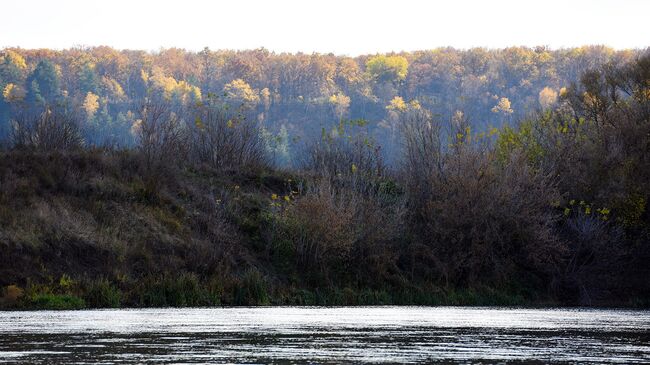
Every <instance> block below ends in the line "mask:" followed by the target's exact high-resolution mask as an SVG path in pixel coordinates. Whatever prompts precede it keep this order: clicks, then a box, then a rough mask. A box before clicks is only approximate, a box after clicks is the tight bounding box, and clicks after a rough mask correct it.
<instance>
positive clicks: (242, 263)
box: [0, 150, 648, 309]
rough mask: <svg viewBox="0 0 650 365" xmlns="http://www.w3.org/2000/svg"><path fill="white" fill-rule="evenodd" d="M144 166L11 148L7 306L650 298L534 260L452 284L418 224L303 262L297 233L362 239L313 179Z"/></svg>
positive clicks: (339, 240)
mask: <svg viewBox="0 0 650 365" xmlns="http://www.w3.org/2000/svg"><path fill="white" fill-rule="evenodd" d="M142 168H143V167H142V165H141V162H140V160H139V159H138V155H137V154H136V153H134V152H131V151H121V152H120V151H100V150H85V151H80V152H76V153H45V154H43V153H32V152H19V151H14V152H4V153H3V154H2V157H1V158H0V176H2V182H3V184H2V193H1V194H0V223H1V224H2V225H1V226H2V229H1V230H0V235H1V238H2V239H1V240H0V245H1V246H2V247H1V250H2V253H3V254H2V255H1V256H0V286H1V287H2V288H3V289H2V293H1V294H0V308H2V309H80V308H104V307H113V308H117V307H167V306H171V307H193V306H194V307H195V306H216V305H227V306H230V305H323V306H332V305H333V306H338V305H392V304H395V305H500V306H503V305H508V306H511V305H518V306H519V305H527V306H545V305H546V306H556V305H590V306H599V305H600V306H628V307H643V306H648V300H647V298H646V299H643V297H639V296H638V295H636V292H635V291H634V288H633V287H632V288H630V287H621V288H619V289H620V290H619V291H618V292H614V291H607V292H603V291H595V290H594V291H593V293H596V294H597V295H594V296H591V297H590V296H587V297H585V292H584V291H583V289H581V288H575V289H572V287H571V286H566V285H564V286H563V284H562V283H561V282H557V280H556V279H554V280H556V281H555V283H553V284H552V285H551V283H550V282H548V281H547V280H552V278H550V277H548V276H545V274H543V273H539V272H538V273H534V272H530V271H526V270H523V268H522V269H515V270H514V271H513V273H516V275H514V274H509V275H508V276H506V277H503V278H501V279H500V280H501V281H500V284H498V285H495V282H494V281H492V285H487V284H481V283H480V282H476V283H474V284H472V283H465V284H463V283H462V282H461V283H445V281H444V277H439V278H437V279H436V278H434V277H429V276H427V275H428V273H430V272H431V271H429V270H426V271H423V270H422V268H421V266H419V265H422V264H425V263H426V262H427V261H426V260H428V256H427V251H420V255H422V257H418V256H413V254H414V253H416V252H418V251H417V250H418V248H417V246H416V245H415V242H413V238H412V237H410V236H409V235H408V234H405V233H400V235H398V236H394V237H393V238H391V240H395V241H394V243H393V244H391V245H388V243H387V242H386V240H385V238H386V237H385V236H384V237H380V238H379V239H377V241H376V242H378V243H377V245H376V246H374V247H373V246H364V245H361V246H354V245H357V244H359V243H354V242H352V243H350V244H351V245H353V246H352V248H349V247H348V248H347V249H349V250H350V251H348V254H347V256H345V257H338V256H335V251H331V253H328V254H326V255H325V256H319V257H322V259H323V260H326V261H324V262H320V261H311V260H307V261H303V260H304V259H302V260H301V257H300V256H299V252H298V251H297V248H296V246H295V245H296V242H295V241H291V239H296V238H297V237H299V236H296V235H295V232H302V233H301V234H306V235H312V236H314V237H312V238H315V239H318V240H320V239H323V240H324V243H326V244H328V245H330V247H329V248H328V247H325V248H326V249H334V248H336V247H340V246H337V245H341V244H347V243H346V242H348V241H347V240H348V238H347V237H346V236H345V234H354V232H353V231H349V232H347V231H340V229H341V228H340V226H337V224H338V223H337V222H336V221H335V217H337V215H336V214H334V212H331V211H328V210H327V209H328V207H327V206H325V207H323V206H320V205H316V206H310V205H299V204H303V203H302V202H304V201H308V200H309V195H308V193H306V190H307V189H308V186H309V185H313V184H315V182H314V181H315V180H314V179H313V178H312V177H311V176H310V175H308V174H297V173H288V172H285V171H274V170H269V169H257V170H246V171H236V172H223V171H216V170H213V169H210V168H207V167H201V168H184V169H180V170H174V171H169V172H168V173H166V174H165V175H160V176H159V178H158V180H156V181H153V182H152V181H150V180H147V177H146V175H145V174H143V173H142ZM383 184H384V186H387V187H390V189H391V190H389V191H390V192H391V193H390V194H394V195H393V198H396V197H399V196H400V194H402V193H400V192H399V191H400V189H401V188H400V187H399V186H398V185H397V184H396V182H395V181H391V180H388V179H385V180H384V183H383ZM393 198H391V199H393ZM310 204H312V203H310ZM296 206H300V207H301V210H294V209H295V207H296ZM297 213H300V214H308V215H306V216H296V215H295V214H297ZM330 213H332V215H327V214H330ZM341 214H347V212H345V211H344V212H341ZM323 215H325V218H326V219H325V220H323V221H320V222H319V221H318V220H319V219H322V217H323ZM296 219H298V220H297V221H296ZM305 219H309V220H311V221H308V220H305ZM366 219H368V218H366ZM314 222H316V223H317V224H319V225H314ZM370 223H371V222H366V223H364V222H359V223H356V224H370ZM374 224H376V226H368V227H371V228H372V227H382V224H383V223H381V222H377V223H374ZM296 225H298V226H296ZM305 226H306V227H307V228H306V229H307V230H304V231H303V230H302V229H303V227H305ZM383 226H384V227H382V228H385V226H386V225H385V224H383ZM295 229H298V231H292V230H295ZM373 229H375V228H373ZM288 233H291V234H288ZM384 233H386V232H384ZM390 234H394V232H393V233H390ZM337 235H338V236H337ZM372 237H373V236H371V237H369V238H366V239H373V238H372ZM359 239H362V238H359ZM377 249H381V251H377ZM360 250H370V251H366V252H363V251H360ZM372 250H375V251H372ZM419 250H422V248H419ZM333 258H335V259H333ZM409 260H415V261H411V262H410V261H409ZM309 265H327V267H324V268H318V267H315V266H311V267H310V266H309ZM590 290H591V289H590ZM586 294H588V295H592V294H591V292H589V293H586Z"/></svg>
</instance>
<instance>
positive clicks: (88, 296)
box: [84, 279, 122, 308]
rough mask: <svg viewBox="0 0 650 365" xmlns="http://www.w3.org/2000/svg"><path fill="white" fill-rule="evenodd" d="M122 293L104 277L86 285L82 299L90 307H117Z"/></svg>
mask: <svg viewBox="0 0 650 365" xmlns="http://www.w3.org/2000/svg"><path fill="white" fill-rule="evenodd" d="M121 299H122V293H121V292H120V290H119V289H118V288H116V287H115V286H114V285H113V284H111V283H110V282H109V281H108V280H106V279H100V280H97V281H93V282H91V283H90V284H89V285H88V288H87V289H86V293H85V295H84V300H85V301H86V303H87V304H88V306H89V307H91V308H119V306H120V301H121Z"/></svg>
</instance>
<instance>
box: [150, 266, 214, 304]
mask: <svg viewBox="0 0 650 365" xmlns="http://www.w3.org/2000/svg"><path fill="white" fill-rule="evenodd" d="M143 285H144V288H143V289H142V290H141V292H140V295H139V296H140V305H143V306H147V307H197V306H204V305H213V304H216V303H219V298H218V297H215V295H214V293H213V291H212V290H209V289H208V288H206V287H204V286H202V285H201V283H200V282H199V279H198V277H197V276H196V275H195V274H193V273H181V274H180V275H177V276H171V275H170V274H166V275H163V276H162V277H159V278H149V279H146V280H145V281H144V284H143Z"/></svg>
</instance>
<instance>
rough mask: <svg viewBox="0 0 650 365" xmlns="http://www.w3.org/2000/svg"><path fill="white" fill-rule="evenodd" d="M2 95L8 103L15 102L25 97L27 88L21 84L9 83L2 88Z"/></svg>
mask: <svg viewBox="0 0 650 365" xmlns="http://www.w3.org/2000/svg"><path fill="white" fill-rule="evenodd" d="M2 96H3V97H4V99H5V101H6V102H7V103H15V102H18V101H22V100H23V99H24V98H25V89H23V88H22V87H21V86H20V85H16V84H7V86H5V88H4V89H3V90H2Z"/></svg>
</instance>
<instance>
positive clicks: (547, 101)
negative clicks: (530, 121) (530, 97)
mask: <svg viewBox="0 0 650 365" xmlns="http://www.w3.org/2000/svg"><path fill="white" fill-rule="evenodd" d="M538 100H539V104H540V105H541V106H542V109H548V108H550V107H551V106H553V104H555V102H557V92H556V91H555V90H553V89H551V88H550V87H548V86H547V87H545V88H543V89H542V91H540V92H539V98H538Z"/></svg>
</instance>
